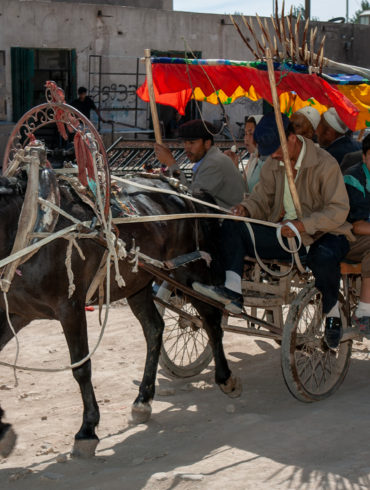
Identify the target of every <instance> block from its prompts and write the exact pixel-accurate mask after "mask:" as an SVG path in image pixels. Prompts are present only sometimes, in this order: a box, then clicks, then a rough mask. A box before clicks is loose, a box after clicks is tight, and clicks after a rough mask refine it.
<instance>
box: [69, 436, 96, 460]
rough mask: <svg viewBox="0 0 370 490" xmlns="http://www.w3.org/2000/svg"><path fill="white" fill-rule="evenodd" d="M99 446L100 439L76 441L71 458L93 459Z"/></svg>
mask: <svg viewBox="0 0 370 490" xmlns="http://www.w3.org/2000/svg"><path fill="white" fill-rule="evenodd" d="M98 444H99V439H98V438H96V439H75V443H74V445H73V449H72V452H71V456H72V457H73V458H83V459H87V458H93V457H94V456H95V449H96V446H97V445H98Z"/></svg>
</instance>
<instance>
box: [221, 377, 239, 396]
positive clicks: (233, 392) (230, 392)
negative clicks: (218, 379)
mask: <svg viewBox="0 0 370 490" xmlns="http://www.w3.org/2000/svg"><path fill="white" fill-rule="evenodd" d="M220 388H221V390H222V391H223V392H224V393H225V395H227V396H229V397H230V398H238V397H239V396H240V395H241V393H242V390H243V386H242V380H241V379H240V378H239V377H238V376H232V375H231V376H230V378H229V379H228V380H227V381H226V383H225V384H220Z"/></svg>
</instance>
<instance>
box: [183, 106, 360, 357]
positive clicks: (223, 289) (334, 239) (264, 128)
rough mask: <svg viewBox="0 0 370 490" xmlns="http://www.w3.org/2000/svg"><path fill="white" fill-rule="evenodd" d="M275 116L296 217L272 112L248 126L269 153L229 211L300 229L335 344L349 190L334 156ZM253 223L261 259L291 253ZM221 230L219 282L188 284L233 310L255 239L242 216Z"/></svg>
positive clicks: (239, 302)
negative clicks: (255, 178)
mask: <svg viewBox="0 0 370 490" xmlns="http://www.w3.org/2000/svg"><path fill="white" fill-rule="evenodd" d="M282 118H283V123H284V127H285V131H286V136H287V145H288V153H289V157H290V164H291V166H292V170H293V175H294V178H295V184H296V188H297V192H298V196H299V199H300V203H301V207H302V213H303V218H302V220H298V219H297V215H296V211H295V208H294V205H293V201H292V197H291V194H290V190H289V186H288V181H287V178H286V174H285V168H284V164H283V163H282V160H283V152H282V148H281V146H280V139H279V132H278V129H277V125H276V121H275V116H274V114H273V113H269V114H267V115H265V116H264V117H263V119H262V120H261V121H260V123H259V124H258V125H257V127H256V130H255V133H254V138H255V140H256V142H257V145H258V149H259V151H260V153H261V155H269V156H270V157H269V158H268V159H267V160H266V163H265V164H264V166H263V167H262V171H261V176H260V181H259V183H258V184H257V185H256V186H255V188H254V190H253V192H252V194H250V195H249V196H248V197H247V198H245V199H244V200H243V201H242V202H241V204H239V205H238V206H236V207H234V208H233V210H232V211H233V213H234V214H236V215H238V216H246V217H250V218H254V219H259V220H264V221H269V222H272V223H279V222H280V223H283V226H282V230H281V231H282V235H283V237H294V232H293V231H292V229H291V228H290V227H289V226H287V225H285V226H284V223H286V222H290V223H292V224H293V225H294V226H295V228H296V229H297V230H298V231H299V232H300V234H301V237H302V241H303V244H304V247H302V248H301V250H300V255H301V256H302V257H304V258H305V260H306V264H307V265H308V266H309V267H310V268H311V270H312V272H313V274H314V277H315V281H316V287H317V288H318V289H319V290H320V291H321V293H322V298H323V312H324V314H325V315H326V323H325V340H326V343H327V345H328V346H329V347H330V348H336V347H337V346H338V345H339V341H340V338H341V335H342V325H341V320H340V314H339V307H338V293H339V283H340V261H341V260H342V259H343V257H344V256H345V255H346V254H347V252H348V250H349V243H348V240H349V239H352V235H351V231H350V230H351V225H350V224H349V223H347V222H346V218H347V215H348V211H349V202H348V196H347V193H346V188H345V185H344V181H343V177H342V174H341V172H340V168H339V166H338V164H337V162H336V161H335V159H334V158H333V157H332V156H331V155H329V154H328V153H327V152H326V151H324V150H322V149H321V148H320V147H318V146H317V145H315V144H314V143H313V141H311V140H309V139H306V138H304V137H303V136H299V135H298V136H297V135H296V134H295V133H294V128H293V125H292V124H290V123H289V119H288V118H287V117H286V116H285V115H282ZM252 228H253V231H254V235H255V242H256V249H257V252H258V254H259V255H260V257H261V258H262V259H263V258H264V259H280V260H290V258H291V256H290V254H289V253H288V252H286V251H284V250H283V249H282V247H281V246H280V244H279V242H278V240H277V237H276V230H275V229H273V228H271V227H267V226H263V225H252ZM222 237H223V241H222V246H223V255H224V260H225V265H226V267H225V270H226V281H225V284H224V285H223V286H218V287H215V286H207V285H203V284H200V283H194V284H193V288H194V289H195V290H196V291H198V292H201V293H203V294H204V295H206V296H209V297H211V298H213V299H216V300H217V301H220V302H222V303H224V304H225V308H226V309H228V310H229V311H231V312H233V313H238V312H240V311H241V309H242V305H243V297H242V290H241V277H242V273H243V267H244V256H245V255H249V256H254V255H255V254H254V247H253V243H252V240H251V237H250V234H249V232H248V230H247V228H246V226H245V225H244V223H240V222H235V221H232V220H224V222H223V225H222ZM307 246H309V247H310V248H309V250H307V249H306V247H307Z"/></svg>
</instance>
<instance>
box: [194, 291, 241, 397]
mask: <svg viewBox="0 0 370 490" xmlns="http://www.w3.org/2000/svg"><path fill="white" fill-rule="evenodd" d="M191 302H192V303H193V305H194V307H195V308H196V309H197V310H198V312H199V314H200V316H201V317H202V320H203V326H204V329H205V330H206V332H207V335H208V338H209V341H210V343H211V347H212V352H213V358H214V360H215V381H216V383H217V384H218V385H219V387H220V389H221V390H222V391H223V392H224V393H225V394H226V395H228V396H229V397H231V398H236V397H238V396H240V395H241V392H242V384H241V380H240V378H239V377H238V376H234V375H233V374H232V372H231V371H230V368H229V365H228V363H227V360H226V356H225V352H224V347H223V343H222V338H223V335H224V332H223V330H222V327H221V319H222V312H221V311H220V310H218V309H217V308H214V307H212V306H209V305H206V304H205V303H203V302H200V301H198V300H195V299H192V300H191Z"/></svg>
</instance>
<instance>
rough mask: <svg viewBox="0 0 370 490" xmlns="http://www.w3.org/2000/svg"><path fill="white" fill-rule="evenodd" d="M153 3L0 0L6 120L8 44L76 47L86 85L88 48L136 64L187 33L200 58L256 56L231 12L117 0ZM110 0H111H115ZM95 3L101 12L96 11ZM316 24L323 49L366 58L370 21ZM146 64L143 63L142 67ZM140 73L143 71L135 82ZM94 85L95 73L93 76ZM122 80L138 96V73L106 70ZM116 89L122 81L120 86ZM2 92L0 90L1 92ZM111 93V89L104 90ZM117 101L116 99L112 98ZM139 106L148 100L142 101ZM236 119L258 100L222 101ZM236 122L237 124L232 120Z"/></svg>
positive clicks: (131, 99)
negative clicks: (175, 8) (148, 52)
mask: <svg viewBox="0 0 370 490" xmlns="http://www.w3.org/2000/svg"><path fill="white" fill-rule="evenodd" d="M129 2H131V3H135V5H140V4H145V5H152V6H157V8H155V9H153V8H137V7H135V8H134V7H129V6H120V5H110V4H107V2H101V3H100V4H98V3H97V1H96V0H94V1H93V2H92V0H90V3H89V4H87V3H81V2H68V1H67V2H62V1H59V0H57V1H41V0H39V1H33V0H32V1H31V0H26V1H25V0H23V1H22V0H0V51H1V50H5V55H6V58H5V59H6V66H5V88H4V87H3V88H1V90H2V91H3V94H4V96H5V99H6V106H7V108H8V111H7V120H8V121H9V120H11V114H12V107H11V94H12V89H11V69H10V48H11V47H12V46H14V47H15V46H18V47H28V48H58V49H76V50H77V78H78V85H84V86H88V79H89V75H88V71H89V55H101V56H102V64H103V72H106V73H107V72H108V73H111V72H115V73H120V72H132V73H133V72H135V71H136V58H137V57H141V56H143V50H144V48H152V49H155V50H160V51H166V50H177V51H180V52H184V41H183V38H185V39H186V40H187V41H188V43H189V45H190V46H191V48H192V49H193V50H194V51H201V52H202V56H203V57H204V58H230V59H241V60H243V59H253V56H252V54H251V53H250V52H249V50H248V49H247V48H246V46H245V45H244V44H243V42H242V41H241V39H240V38H239V36H238V35H237V33H236V32H235V30H234V28H233V26H232V25H231V24H230V20H229V19H228V17H227V16H225V15H214V14H199V13H189V12H177V11H170V10H159V9H158V7H159V5H160V4H163V6H165V4H167V8H172V0H171V1H166V0H162V1H161V0H157V1H155V0H145V1H144V0H135V2H134V1H133V0H127V1H126V2H124V0H122V1H120V2H119V3H129ZM110 3H113V0H112V2H110ZM115 3H118V0H117V2H115ZM98 11H101V15H99V16H98ZM317 25H318V28H319V31H320V32H321V31H322V32H325V33H326V34H327V43H326V52H325V55H326V56H328V57H329V58H333V59H334V60H336V61H342V62H346V63H351V64H358V65H362V66H366V67H369V66H370V58H369V57H368V56H367V49H366V47H367V46H369V43H370V27H369V26H361V25H349V24H340V25H338V24H329V23H318V24H317ZM142 71H144V67H142ZM142 80H143V78H142V77H141V78H140V80H139V82H141V81H142ZM91 82H92V83H91V87H92V88H93V87H94V85H95V86H96V84H97V81H96V79H94V77H92V79H91ZM120 85H121V87H125V88H122V91H124V90H127V94H126V92H125V94H124V96H122V94H120V93H119V97H120V99H123V98H125V97H126V95H127V97H126V98H125V100H124V104H125V105H127V106H128V107H131V108H132V107H133V106H134V104H135V96H134V93H135V88H136V86H135V79H134V78H133V77H132V76H123V75H103V79H102V86H106V87H108V88H109V87H119V86H120ZM120 90H121V89H120ZM0 96H1V94H0ZM109 97H114V94H113V96H111V95H109ZM110 103H111V105H112V106H113V107H114V106H115V105H116V106H119V104H122V101H120V100H114V99H113V100H110ZM139 107H146V105H145V104H143V103H141V102H140V104H139ZM203 110H204V115H205V117H207V118H208V119H210V120H213V119H218V118H220V117H221V115H220V111H219V109H218V108H217V107H214V106H210V105H209V104H203ZM226 110H227V112H228V113H229V114H230V115H231V120H232V122H233V123H235V122H236V121H242V120H243V119H244V115H245V114H251V113H256V112H260V105H258V104H257V105H256V104H252V103H251V102H250V101H248V100H240V101H239V102H238V103H236V104H233V105H232V106H229V107H227V108H226ZM105 117H107V118H112V119H116V120H119V121H121V122H126V123H130V124H132V123H133V112H132V111H126V113H118V112H114V111H112V113H111V114H106V115H105ZM138 123H139V125H141V126H146V124H147V115H146V113H145V112H141V113H140V118H139V121H138ZM235 129H236V126H235Z"/></svg>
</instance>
